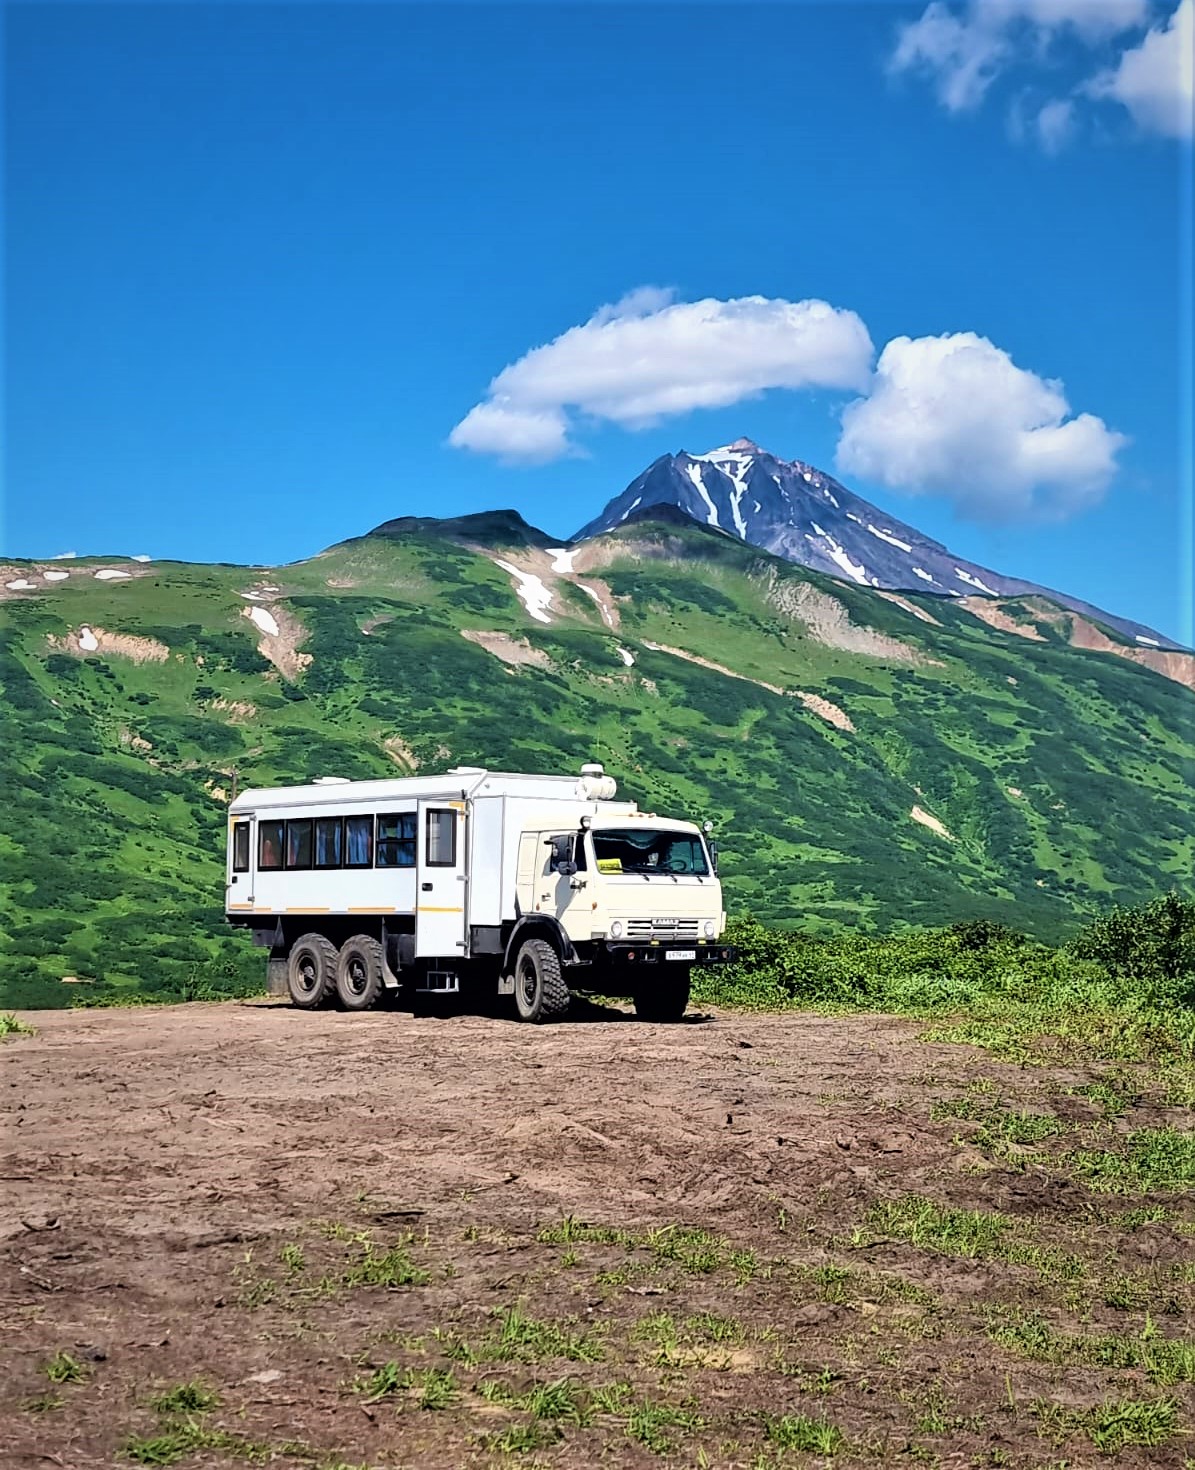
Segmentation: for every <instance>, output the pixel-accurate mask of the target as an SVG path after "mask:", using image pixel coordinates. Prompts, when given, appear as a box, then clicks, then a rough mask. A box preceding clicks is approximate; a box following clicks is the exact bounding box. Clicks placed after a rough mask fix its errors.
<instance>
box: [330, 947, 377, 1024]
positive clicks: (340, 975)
mask: <svg viewBox="0 0 1195 1470" xmlns="http://www.w3.org/2000/svg"><path fill="white" fill-rule="evenodd" d="M382 989H383V984H382V946H381V945H380V944H379V943H378V941H377V940H376V939H372V938H371V937H370V936H369V935H368V934H354V935H353V937H352V938H351V939H346V940H345V942H344V943H343V944H342V945H341V946H340V957H339V959H338V960H337V961H336V998H337V1000H338V1001H339V1002H340V1005H341V1007H342V1009H344V1010H346V1011H367V1010H369V1008H370V1006H374V1005H376V1004H377V1003H378V1001H379V999H380V998H381V994H382Z"/></svg>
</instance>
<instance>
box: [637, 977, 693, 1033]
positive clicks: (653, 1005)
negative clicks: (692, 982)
mask: <svg viewBox="0 0 1195 1470" xmlns="http://www.w3.org/2000/svg"><path fill="white" fill-rule="evenodd" d="M688 1004H689V972H688V970H683V969H682V970H680V971H677V970H669V971H666V972H665V973H664V974H663V975H660V976H659V978H658V979H657V978H656V977H655V976H653V977H652V978H651V980H649V981H648V983H647V984H646V985H645V986H644V987H643V989H642V990H637V991H636V992H635V1014H636V1015H637V1016H638V1017H639V1019H640V1020H641V1021H664V1022H673V1021H679V1020H681V1019H682V1018H683V1017H684V1014H685V1007H686V1006H687V1005H688Z"/></svg>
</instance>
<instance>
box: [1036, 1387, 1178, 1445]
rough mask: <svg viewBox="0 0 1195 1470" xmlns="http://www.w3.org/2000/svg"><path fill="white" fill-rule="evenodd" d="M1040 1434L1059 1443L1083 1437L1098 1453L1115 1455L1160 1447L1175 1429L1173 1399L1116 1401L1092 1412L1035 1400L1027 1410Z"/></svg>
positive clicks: (1100, 1405)
mask: <svg viewBox="0 0 1195 1470" xmlns="http://www.w3.org/2000/svg"><path fill="white" fill-rule="evenodd" d="M1030 1411H1031V1412H1032V1413H1033V1414H1034V1416H1035V1417H1036V1419H1037V1421H1038V1425H1039V1433H1042V1434H1045V1435H1046V1436H1048V1437H1049V1438H1051V1439H1054V1440H1056V1441H1058V1442H1059V1443H1061V1442H1062V1441H1063V1440H1066V1439H1069V1438H1070V1437H1071V1436H1072V1435H1074V1434H1079V1433H1082V1434H1085V1435H1086V1436H1087V1438H1088V1439H1089V1440H1090V1441H1091V1443H1092V1444H1093V1445H1094V1446H1095V1448H1096V1449H1097V1450H1100V1451H1102V1452H1103V1453H1105V1454H1115V1453H1116V1452H1117V1451H1119V1450H1122V1449H1124V1448H1125V1447H1126V1446H1128V1445H1146V1446H1152V1445H1159V1444H1162V1443H1163V1441H1165V1440H1167V1439H1169V1438H1170V1436H1171V1435H1172V1434H1173V1433H1174V1432H1175V1430H1176V1429H1177V1428H1178V1412H1177V1410H1176V1408H1175V1404H1174V1400H1173V1399H1115V1400H1107V1401H1105V1402H1104V1403H1102V1404H1097V1405H1096V1406H1095V1407H1094V1408H1092V1409H1065V1408H1063V1407H1062V1406H1061V1405H1060V1404H1054V1403H1050V1402H1048V1401H1047V1400H1044V1399H1038V1400H1037V1401H1036V1402H1035V1403H1034V1404H1032V1405H1031V1406H1030Z"/></svg>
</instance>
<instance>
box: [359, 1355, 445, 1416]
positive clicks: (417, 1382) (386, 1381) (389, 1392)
mask: <svg viewBox="0 0 1195 1470" xmlns="http://www.w3.org/2000/svg"><path fill="white" fill-rule="evenodd" d="M353 1389H354V1391H355V1392H357V1393H359V1394H360V1395H361V1401H362V1403H366V1404H376V1403H379V1402H380V1401H381V1400H382V1399H390V1398H395V1397H397V1396H398V1395H399V1394H407V1395H409V1397H410V1400H411V1402H412V1403H413V1404H414V1405H415V1406H416V1408H419V1409H432V1410H434V1409H450V1408H451V1407H452V1405H453V1404H455V1403H456V1401H457V1399H458V1398H459V1397H460V1386H459V1385H458V1383H457V1381H456V1374H455V1373H453V1371H452V1369H451V1368H419V1369H415V1368H401V1367H399V1365H398V1364H397V1363H395V1362H393V1361H391V1362H388V1363H383V1364H382V1365H381V1366H380V1367H378V1368H375V1369H374V1370H373V1372H372V1373H370V1374H369V1375H368V1376H366V1377H364V1378H358V1379H357V1381H356V1382H355V1383H354V1384H353Z"/></svg>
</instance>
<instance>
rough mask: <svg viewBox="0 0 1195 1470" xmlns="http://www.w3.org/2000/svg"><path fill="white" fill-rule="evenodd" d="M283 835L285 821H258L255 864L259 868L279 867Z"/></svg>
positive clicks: (284, 832)
mask: <svg viewBox="0 0 1195 1470" xmlns="http://www.w3.org/2000/svg"><path fill="white" fill-rule="evenodd" d="M285 836H286V823H285V822H273V821H271V822H258V824H257V866H258V867H259V868H262V869H268V868H280V867H281V866H282V844H283V840H284V838H285Z"/></svg>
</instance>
